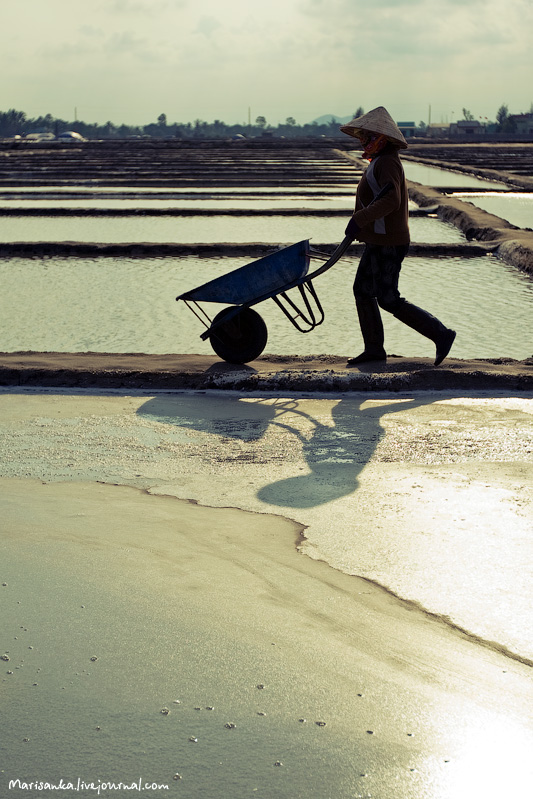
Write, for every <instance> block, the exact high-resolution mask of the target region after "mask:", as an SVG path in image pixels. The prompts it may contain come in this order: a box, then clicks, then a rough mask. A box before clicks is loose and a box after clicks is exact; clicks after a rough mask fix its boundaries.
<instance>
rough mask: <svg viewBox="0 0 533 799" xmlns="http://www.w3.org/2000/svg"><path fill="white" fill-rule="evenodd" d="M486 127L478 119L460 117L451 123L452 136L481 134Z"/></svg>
mask: <svg viewBox="0 0 533 799" xmlns="http://www.w3.org/2000/svg"><path fill="white" fill-rule="evenodd" d="M484 131H485V128H484V127H483V125H482V124H481V122H480V121H479V120H478V119H472V120H470V119H460V120H459V121H458V122H452V124H451V125H450V136H479V135H481V134H483V133H484Z"/></svg>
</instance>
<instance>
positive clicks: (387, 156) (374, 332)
mask: <svg viewBox="0 0 533 799" xmlns="http://www.w3.org/2000/svg"><path fill="white" fill-rule="evenodd" d="M341 131H342V132H343V133H346V134H348V135H349V136H354V137H355V138H357V139H359V141H360V142H361V144H362V146H363V148H364V150H363V157H364V158H366V159H367V160H369V161H370V164H369V166H368V167H367V168H366V170H365V172H364V173H363V176H362V177H361V180H360V181H359V184H358V186H357V194H356V199H355V211H354V213H353V215H352V218H351V219H350V221H349V222H348V226H347V228H346V236H347V237H349V238H350V239H351V240H352V241H353V240H354V239H357V240H358V241H361V242H363V243H364V245H365V248H364V251H363V254H362V256H361V260H360V262H359V267H358V269H357V274H356V276H355V281H354V286H353V292H354V296H355V304H356V308H357V314H358V317H359V325H360V328H361V334H362V336H363V342H364V350H363V352H362V353H361V354H360V355H357V356H356V357H355V358H350V359H349V360H348V363H347V366H357V365H358V364H360V363H367V362H372V361H385V360H386V359H387V353H386V352H385V347H384V333H383V323H382V320H381V313H380V308H382V309H383V310H384V311H388V312H389V313H391V314H392V315H393V316H395V317H396V319H399V320H400V321H401V322H403V323H404V324H406V325H408V326H409V327H411V328H413V329H414V330H416V331H417V332H418V333H420V334H421V335H423V336H426V337H427V338H429V339H431V341H433V342H434V344H435V346H436V355H435V366H438V365H439V364H440V363H442V361H443V360H444V358H445V357H446V356H447V355H448V353H449V351H450V349H451V347H452V344H453V342H454V339H455V335H456V334H455V331H454V330H451V329H449V328H447V327H445V325H443V324H442V322H440V321H439V320H438V319H437V318H436V317H434V316H432V315H431V314H430V313H428V312H427V311H424V310H422V308H418V307H417V306H416V305H413V304H412V303H410V302H408V301H407V300H406V299H404V298H403V297H401V296H400V293H399V291H398V280H399V277H400V269H401V266H402V261H403V259H404V258H405V256H406V255H407V251H408V249H409V242H410V236H409V209H408V195H407V185H406V182H405V175H404V171H403V166H402V162H401V160H400V157H399V150H400V149H402V148H405V147H407V142H406V141H405V139H404V137H403V134H402V132H401V130H400V129H399V127H398V126H397V125H396V123H395V122H394V120H393V119H392V117H391V116H390V114H389V112H388V111H387V110H386V109H385V108H383V106H379V107H378V108H374V109H373V110H372V111H369V112H368V113H367V114H363V115H362V116H360V117H356V118H355V119H352V121H351V122H349V123H348V124H347V125H342V127H341Z"/></svg>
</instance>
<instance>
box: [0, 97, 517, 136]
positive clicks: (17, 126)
mask: <svg viewBox="0 0 533 799" xmlns="http://www.w3.org/2000/svg"><path fill="white" fill-rule="evenodd" d="M532 110H533V106H532ZM363 113H364V109H363V108H362V107H359V108H357V109H356V111H355V112H354V115H353V116H354V117H357V116H361V114H363ZM463 118H464V119H466V120H472V119H474V116H473V115H472V113H471V112H470V111H469V110H468V109H466V108H463ZM340 124H341V123H340V120H338V119H337V118H336V117H334V116H332V117H331V118H330V119H329V120H328V121H323V122H310V123H306V124H303V125H299V124H298V123H297V122H296V120H295V119H294V117H287V119H286V120H285V122H284V123H279V124H278V125H275V126H274V125H270V124H269V123H268V121H267V119H266V117H264V116H258V117H256V119H255V123H254V124H252V123H251V122H249V123H248V124H244V123H243V124H233V125H228V124H226V123H225V122H223V121H222V120H219V119H215V120H214V122H204V121H203V120H200V119H197V120H196V121H195V122H192V123H191V122H185V123H183V122H171V123H169V122H168V119H167V115H166V114H160V115H159V116H158V118H157V120H156V121H155V122H151V123H149V124H148V125H141V126H138V125H124V124H122V125H116V124H114V123H113V122H106V123H105V124H103V125H99V124H96V123H87V122H82V121H79V120H74V121H70V120H64V119H59V118H57V117H54V116H52V114H46V115H45V116H39V117H34V118H30V117H28V116H27V115H26V113H25V112H24V111H17V110H16V109H13V108H11V109H9V111H0V136H1V137H12V136H17V135H18V136H25V135H27V134H29V133H52V134H54V135H56V136H57V135H59V134H60V133H63V132H64V131H67V130H68V131H75V132H76V133H79V134H80V135H81V136H84V137H85V138H87V139H127V138H142V137H151V138H160V139H169V138H172V139H230V138H232V137H239V136H244V137H246V138H251V137H256V136H269V135H271V136H276V137H281V136H284V137H285V138H297V137H300V136H309V137H320V136H327V137H332V136H341V135H342V134H340V132H339V125H340ZM484 124H485V125H486V126H487V128H488V129H489V130H490V131H491V132H495V133H512V132H513V129H514V127H515V123H514V120H513V118H512V115H510V114H509V109H508V107H507V105H502V106H500V108H499V109H498V112H497V114H496V120H495V121H494V122H489V120H486V121H485V123H484ZM426 127H427V126H426V123H425V122H419V123H418V126H417V131H419V133H420V135H424V134H425V132H426Z"/></svg>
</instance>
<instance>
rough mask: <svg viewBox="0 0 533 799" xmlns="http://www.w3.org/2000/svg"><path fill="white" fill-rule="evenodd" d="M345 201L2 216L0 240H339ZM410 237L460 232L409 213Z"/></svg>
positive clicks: (455, 236) (459, 237)
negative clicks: (270, 208) (233, 209)
mask: <svg viewBox="0 0 533 799" xmlns="http://www.w3.org/2000/svg"><path fill="white" fill-rule="evenodd" d="M351 210H352V209H351V206H350V207H347V208H346V219H344V218H343V217H342V216H336V217H324V216H317V217H312V216H302V217H298V216H296V217H294V216H290V217H284V216H248V217H247V216H236V217H232V216H212V217H206V216H192V217H167V216H163V217H157V216H156V217H154V216H152V217H150V216H138V217H137V216H135V217H129V216H128V217H120V216H115V217H113V216H110V217H94V216H93V217H91V216H76V217H46V216H37V217H23V216H21V217H5V218H3V219H0V241H85V242H89V241H90V242H106V243H110V242H179V243H197V242H198V243H214V244H218V243H230V242H232V243H236V242H240V243H245V242H246V243H247V242H267V243H272V244H278V243H287V244H290V243H291V242H294V241H301V240H302V239H311V240H314V241H315V242H317V243H322V244H323V243H329V242H336V241H341V240H342V239H343V238H344V229H345V227H346V224H347V222H348V219H349V218H350V214H351ZM410 228H411V236H412V240H413V241H416V242H424V243H438V242H445V243H455V242H461V241H464V240H465V238H464V236H463V234H462V233H461V232H460V231H459V230H458V229H457V228H456V227H455V226H454V225H451V224H448V223H444V222H439V221H438V220H437V219H430V218H425V217H414V218H413V219H411V221H410Z"/></svg>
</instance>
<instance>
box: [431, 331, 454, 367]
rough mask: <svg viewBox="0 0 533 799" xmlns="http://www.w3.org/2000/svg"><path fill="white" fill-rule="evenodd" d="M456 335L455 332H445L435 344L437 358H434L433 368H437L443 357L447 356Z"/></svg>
mask: <svg viewBox="0 0 533 799" xmlns="http://www.w3.org/2000/svg"><path fill="white" fill-rule="evenodd" d="M456 335H457V334H456V332H455V330H446V332H445V333H443V334H442V336H441V337H440V339H439V340H438V341H436V342H435V344H436V346H437V356H436V358H435V366H438V365H439V364H440V363H442V362H443V360H444V359H445V357H446V356H447V355H448V353H449V351H450V350H451V348H452V344H453V342H454V341H455V336H456Z"/></svg>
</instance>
